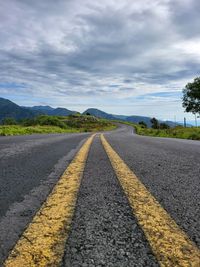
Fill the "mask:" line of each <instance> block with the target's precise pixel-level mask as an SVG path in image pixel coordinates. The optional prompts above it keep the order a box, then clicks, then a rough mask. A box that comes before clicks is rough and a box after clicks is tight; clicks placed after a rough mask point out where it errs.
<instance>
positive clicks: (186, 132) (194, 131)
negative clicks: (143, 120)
mask: <svg viewBox="0 0 200 267" xmlns="http://www.w3.org/2000/svg"><path fill="white" fill-rule="evenodd" d="M121 123H124V124H127V125H131V126H133V127H134V128H135V130H136V133H137V134H139V135H148V136H155V137H171V138H182V139H191V140H200V127H190V128H184V127H182V126H176V127H174V128H168V129H153V128H144V127H141V125H139V124H134V123H130V122H121Z"/></svg>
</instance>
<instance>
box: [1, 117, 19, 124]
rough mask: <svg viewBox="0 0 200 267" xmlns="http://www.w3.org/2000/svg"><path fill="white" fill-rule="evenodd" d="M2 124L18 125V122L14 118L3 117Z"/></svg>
mask: <svg viewBox="0 0 200 267" xmlns="http://www.w3.org/2000/svg"><path fill="white" fill-rule="evenodd" d="M2 124H3V125H16V124H17V122H16V120H15V119H14V118H5V119H3V121H2Z"/></svg>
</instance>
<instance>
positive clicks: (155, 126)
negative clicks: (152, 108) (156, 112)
mask: <svg viewBox="0 0 200 267" xmlns="http://www.w3.org/2000/svg"><path fill="white" fill-rule="evenodd" d="M151 123H152V126H151V127H152V128H153V129H158V128H159V122H158V120H157V119H156V118H152V119H151Z"/></svg>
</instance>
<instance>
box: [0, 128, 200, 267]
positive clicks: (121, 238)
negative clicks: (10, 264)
mask: <svg viewBox="0 0 200 267" xmlns="http://www.w3.org/2000/svg"><path fill="white" fill-rule="evenodd" d="M88 136H89V134H88V133H83V134H67V135H63V134H59V135H57V134H55V135H33V136H18V137H1V138H0V205H1V210H0V266H1V265H2V262H3V261H4V260H5V258H6V257H7V256H8V253H9V251H10V250H11V249H12V247H13V246H14V245H15V243H16V241H17V240H18V238H19V237H20V236H21V235H22V233H23V231H24V229H25V228H26V226H27V225H28V224H29V223H30V222H31V220H32V218H33V216H34V214H35V213H36V211H37V210H38V209H39V208H40V206H41V204H42V203H43V202H44V200H45V199H46V198H47V196H48V194H49V193H50V191H51V190H52V188H53V187H54V185H55V184H56V182H57V181H58V179H59V177H60V175H61V174H62V173H63V171H64V170H65V169H66V167H67V166H68V164H69V163H70V162H71V160H72V159H73V157H74V155H75V154H76V152H77V151H78V150H79V148H80V147H81V145H82V144H83V142H84V141H85V140H86V138H87V137H88ZM105 136H106V139H107V140H108V141H109V143H110V144H111V146H112V147H113V148H114V149H115V151H116V152H117V153H118V154H119V155H120V157H121V158H122V159H123V160H124V162H125V163H126V164H127V165H128V166H129V167H130V169H131V170H133V171H134V172H135V174H136V175H137V176H138V177H139V178H140V180H141V181H142V182H143V184H144V185H145V186H146V187H147V188H148V190H149V191H150V192H151V193H152V195H153V196H154V197H155V198H156V199H157V200H158V201H159V203H160V204H161V205H162V206H163V207H164V208H165V209H166V210H167V212H168V213H169V214H170V215H171V216H172V218H173V219H174V220H175V221H176V223H177V224H178V225H179V226H180V228H181V229H183V230H184V231H185V232H186V233H187V234H188V236H189V237H190V239H191V240H193V241H194V242H195V243H196V244H197V245H198V246H200V225H199V223H200V203H199V199H200V190H199V187H200V160H199V159H200V142H198V141H190V140H179V139H164V138H152V137H143V136H137V135H135V134H134V132H133V129H132V128H131V127H129V126H125V125H123V126H120V127H119V128H118V129H117V130H115V131H112V132H107V133H105ZM62 265H63V267H64V266H68V267H70V266H73V267H74V266H85V267H86V266H90V267H92V266H93V267H94V266H115V267H118V266H138V267H142V266H145V267H146V266H159V265H158V263H157V261H156V258H155V257H154V255H153V253H152V251H151V248H150V246H149V244H148V242H147V240H146V238H145V236H144V233H143V231H142V229H141V228H140V227H139V226H138V223H137V219H136V218H135V217H134V215H133V214H132V211H131V208H130V205H129V202H128V200H127V198H126V196H125V194H124V192H123V190H122V188H121V186H120V184H119V181H118V179H117V177H116V175H115V173H114V171H113V169H112V166H111V164H110V162H109V160H108V157H107V155H106V153H105V151H104V149H103V147H102V145H101V143H100V140H99V138H98V136H96V137H95V139H94V142H93V144H92V146H91V150H90V152H89V156H88V159H87V162H86V167H85V171H84V174H83V178H82V182H81V186H80V190H79V194H78V199H77V205H76V209H75V214H74V217H73V220H72V225H71V230H70V233H69V238H68V240H67V243H66V248H65V255H64V258H63V264H62Z"/></svg>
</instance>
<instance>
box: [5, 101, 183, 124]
mask: <svg viewBox="0 0 200 267" xmlns="http://www.w3.org/2000/svg"><path fill="white" fill-rule="evenodd" d="M75 113H78V112H77V111H72V110H69V109H66V108H61V107H57V108H52V107H51V106H41V105H40V106H33V107H26V106H19V105H17V104H15V103H14V102H12V101H10V100H8V99H5V98H1V97H0V122H2V120H3V119H4V118H8V117H12V118H14V119H16V120H20V119H26V118H33V117H35V116H37V115H49V116H69V115H73V114H75ZM82 114H90V115H93V116H95V117H99V118H103V119H107V120H122V121H127V122H133V123H139V122H140V121H143V122H145V123H146V124H147V126H148V127H151V117H148V116H138V115H131V116H128V115H127V116H126V115H115V114H110V113H107V112H105V111H102V110H100V109H97V108H88V109H86V110H85V111H84V112H83V113H82ZM159 121H160V122H164V123H166V124H168V125H169V126H170V127H173V126H175V125H176V124H175V123H174V122H172V121H162V120H159ZM179 125H181V124H179Z"/></svg>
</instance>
